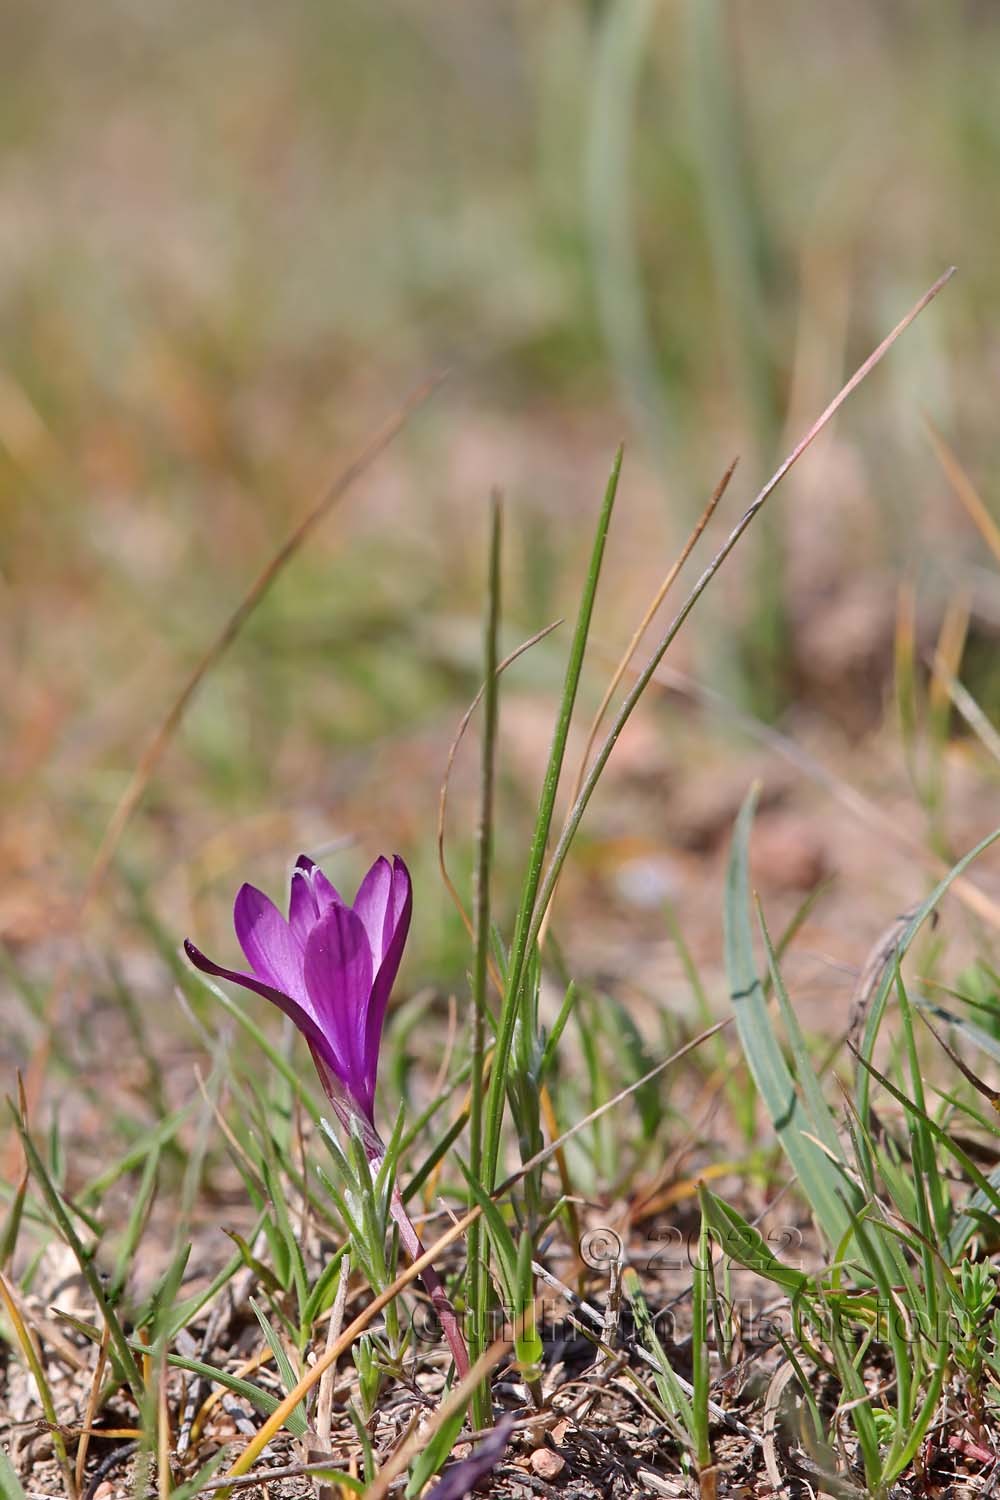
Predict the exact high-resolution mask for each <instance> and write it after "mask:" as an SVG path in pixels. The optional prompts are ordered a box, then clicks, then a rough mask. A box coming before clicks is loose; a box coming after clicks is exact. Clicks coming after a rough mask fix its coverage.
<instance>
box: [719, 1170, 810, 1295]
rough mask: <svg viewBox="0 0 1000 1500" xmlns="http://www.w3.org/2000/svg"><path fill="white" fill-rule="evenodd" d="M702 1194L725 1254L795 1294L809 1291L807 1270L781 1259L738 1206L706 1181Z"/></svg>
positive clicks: (721, 1248) (720, 1246)
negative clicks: (713, 1190)
mask: <svg viewBox="0 0 1000 1500" xmlns="http://www.w3.org/2000/svg"><path fill="white" fill-rule="evenodd" d="M698 1198H699V1200H700V1202H701V1211H702V1213H703V1215H704V1217H705V1219H706V1221H707V1223H708V1226H709V1228H710V1229H711V1231H712V1233H713V1235H714V1236H715V1238H716V1239H717V1240H718V1242H719V1248H720V1250H721V1251H722V1253H723V1254H724V1255H728V1256H729V1258H730V1260H735V1261H736V1263H737V1264H738V1265H741V1266H746V1268H747V1270H748V1271H755V1272H756V1273H757V1275H758V1276H763V1277H765V1278H766V1279H767V1280H768V1281H773V1282H774V1283H775V1285H776V1286H781V1287H784V1288H785V1290H786V1291H788V1292H791V1293H792V1294H793V1296H794V1295H799V1296H800V1295H802V1294H803V1293H804V1292H806V1291H807V1289H808V1287H809V1284H810V1279H809V1277H808V1276H807V1275H806V1274H805V1272H804V1271H796V1270H795V1268H794V1267H793V1266H786V1265H785V1264H784V1263H783V1262H782V1261H780V1260H779V1259H778V1257H777V1256H776V1255H775V1253H774V1251H773V1250H772V1249H771V1247H770V1246H769V1245H768V1244H767V1242H766V1241H765V1239H764V1236H763V1235H762V1234H761V1232H760V1230H759V1229H755V1228H754V1227H753V1225H752V1224H749V1223H748V1222H747V1221H746V1219H744V1218H743V1216H742V1214H739V1213H737V1211H736V1209H735V1208H731V1207H730V1205H729V1204H728V1203H724V1202H723V1201H722V1199H721V1198H717V1197H716V1196H715V1194H714V1193H712V1192H710V1191H709V1189H708V1188H707V1187H705V1185H704V1183H699V1185H698Z"/></svg>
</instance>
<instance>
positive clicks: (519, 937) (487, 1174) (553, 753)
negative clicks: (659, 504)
mask: <svg viewBox="0 0 1000 1500" xmlns="http://www.w3.org/2000/svg"><path fill="white" fill-rule="evenodd" d="M621 466H622V449H621V448H619V450H618V452H617V454H616V455H615V461H614V464H613V466H612V470H611V477H610V479H609V480H608V485H607V489H606V490H605V493H604V504H603V505H602V507H601V513H600V517H599V519H598V523H597V531H596V534H595V537H594V545H593V549H592V552H591V558H590V567H589V569H588V572H587V580H586V583H585V585H584V590H583V596H582V598H581V600H580V610H579V614H578V615H577V621H576V629H575V630H574V632H573V642H572V645H571V647H570V653H569V661H568V662H567V665H566V677H565V681H564V684H563V693H562V699H561V701H560V704H559V713H558V716H557V719H556V728H555V733H554V735H553V737H552V748H551V750H550V752H549V762H548V766H547V767H546V771H545V780H544V781H543V783H542V793H541V797H540V799H539V803H538V815H537V817H536V820H535V830H534V834H533V836H532V840H531V850H530V852H529V855H528V868H527V871H526V873H525V878H524V885H523V888H522V891H521V902H520V906H519V909H518V914H517V921H516V924H515V927H514V941H513V944H512V946H511V952H510V957H509V960H508V968H507V984H506V989H505V992H504V997H503V1005H502V1008H501V1012H500V1024H499V1027H498V1030H497V1041H496V1047H495V1049H494V1053H493V1068H492V1071H491V1073H490V1085H489V1091H488V1094H487V1099H486V1118H485V1141H484V1147H483V1178H482V1180H483V1182H484V1183H485V1185H486V1188H487V1191H489V1192H492V1190H493V1188H494V1187H495V1186H496V1180H497V1170H498V1163H499V1158H500V1132H501V1129H502V1126H503V1112H504V1101H505V1099H506V1094H507V1073H508V1066H509V1062H510V1050H511V1044H512V1042H513V1039H514V1025H515V1022H516V1020H517V1013H518V1006H519V1002H520V996H521V983H522V980H523V979H524V976H525V970H526V966H527V959H528V955H529V953H530V952H531V950H532V948H533V946H534V944H535V942H536V941H537V938H538V925H537V923H536V922H535V917H536V915H537V906H538V889H539V884H540V882H541V875H542V862H543V860H544V858H545V848H546V845H547V843H548V839H549V833H550V830H551V827H552V815H553V812H554V809H555V801H556V791H557V790H558V787H559V777H560V775H561V773H562V766H563V759H564V757H565V754H566V741H567V739H568V737H569V726H570V721H571V719H572V717H573V709H574V706H575V704H576V694H577V689H578V687H579V685H580V674H581V672H582V670H583V658H584V653H585V651H586V647H587V637H588V635H589V633H590V621H591V616H592V615H593V611H594V599H595V597H596V594H597V584H598V580H599V578H600V576H601V564H602V563H603V561H604V548H605V543H606V542H607V537H608V528H609V527H610V525H611V513H612V510H613V509H614V503H615V496H616V495H617V493H618V479H619V476H620V474H621ZM543 910H544V904H543Z"/></svg>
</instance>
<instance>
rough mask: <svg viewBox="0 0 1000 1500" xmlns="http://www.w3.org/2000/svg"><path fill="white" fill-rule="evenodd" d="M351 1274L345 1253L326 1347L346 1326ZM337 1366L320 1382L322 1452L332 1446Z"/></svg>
mask: <svg viewBox="0 0 1000 1500" xmlns="http://www.w3.org/2000/svg"><path fill="white" fill-rule="evenodd" d="M350 1275H351V1258H350V1256H349V1255H345V1256H344V1258H343V1260H342V1261H341V1262H340V1280H339V1281H338V1282H337V1295H336V1297H335V1299H334V1303H333V1314H332V1316H331V1318H330V1326H329V1328H328V1329H327V1331H326V1347H327V1348H328V1349H329V1348H331V1347H332V1346H333V1345H334V1344H335V1343H336V1342H337V1340H338V1339H339V1338H340V1335H341V1333H342V1332H343V1328H344V1308H345V1307H346V1306H347V1283H348V1280H349V1279H350ZM334 1374H335V1367H334V1366H333V1365H331V1366H330V1368H329V1369H328V1370H326V1371H324V1374H323V1379H322V1380H321V1381H320V1383H319V1396H318V1397H317V1400H316V1444H317V1447H318V1448H319V1451H320V1452H321V1453H325V1452H327V1451H328V1450H329V1447H330V1421H331V1417H332V1414H333V1377H334Z"/></svg>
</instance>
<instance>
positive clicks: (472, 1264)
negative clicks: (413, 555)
mask: <svg viewBox="0 0 1000 1500" xmlns="http://www.w3.org/2000/svg"><path fill="white" fill-rule="evenodd" d="M502 515H503V513H502V510H501V506H500V498H499V496H498V495H497V494H495V493H494V495H493V496H492V498H491V507H490V518H491V525H490V547H489V580H488V590H487V598H486V613H485V619H484V623H483V658H484V669H485V675H484V683H485V686H484V689H483V739H482V762H481V772H480V798H479V848H478V858H477V866H476V886H475V896H474V913H473V915H474V922H475V934H476V962H475V969H474V971H473V984H472V999H473V1022H472V1027H473V1030H472V1075H471V1079H470V1090H469V1143H470V1144H469V1161H470V1166H471V1170H472V1175H473V1177H474V1178H476V1179H477V1180H478V1178H479V1175H480V1173H481V1171H482V1162H483V1068H484V1064H485V1058H486V1006H487V986H488V984H489V957H490V867H491V863H492V858H493V788H494V780H495V767H496V740H497V726H498V718H499V714H498V710H499V681H498V678H497V636H498V633H499V628H500V542H501V531H502ZM469 1207H470V1208H471V1207H472V1204H471V1202H470V1204H469ZM483 1249H484V1241H483V1236H482V1230H481V1225H480V1223H479V1221H478V1220H477V1221H476V1222H475V1223H474V1224H472V1225H470V1227H469V1239H468V1257H469V1259H468V1275H467V1281H466V1299H467V1302H468V1307H469V1312H470V1325H469V1343H470V1346H471V1347H470V1355H471V1358H472V1360H473V1361H475V1360H478V1359H479V1357H480V1355H481V1354H482V1353H483V1351H484V1349H485V1348H486V1342H487V1340H486V1332H487V1330H486V1314H487V1300H488V1296H489V1270H488V1267H487V1265H486V1262H485V1260H484V1259H482V1253H483ZM472 1414H473V1423H474V1425H475V1427H477V1428H479V1429H482V1428H484V1427H488V1426H490V1425H491V1423H492V1418H493V1408H492V1402H491V1399H490V1391H489V1385H488V1383H487V1382H486V1381H483V1382H482V1383H481V1384H480V1385H478V1386H477V1387H476V1389H475V1391H474V1393H473V1397H472Z"/></svg>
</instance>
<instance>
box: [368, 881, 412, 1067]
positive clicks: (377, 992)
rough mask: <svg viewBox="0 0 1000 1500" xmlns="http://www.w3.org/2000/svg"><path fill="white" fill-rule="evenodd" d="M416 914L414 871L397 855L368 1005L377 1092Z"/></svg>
mask: <svg viewBox="0 0 1000 1500" xmlns="http://www.w3.org/2000/svg"><path fill="white" fill-rule="evenodd" d="M386 863H388V861H387V862H386ZM412 915H413V887H412V884H411V882H410V872H409V870H408V869H407V868H406V866H405V864H404V863H403V861H402V860H401V859H400V857H399V855H398V854H397V855H396V856H395V858H394V859H393V862H392V888H391V892H390V899H389V901H388V904H387V912H386V930H387V932H388V941H387V944H386V949H385V957H384V958H383V959H382V963H381V964H380V966H379V968H378V972H377V973H376V975H375V979H374V982H373V984H372V998H371V1003H370V1004H369V1006H368V1017H367V1021H366V1025H365V1050H364V1059H365V1071H366V1073H367V1074H368V1076H369V1077H370V1078H371V1081H372V1092H373V1093H374V1089H375V1078H376V1075H377V1073H378V1052H379V1046H380V1044H381V1041H382V1026H383V1024H384V1022H385V1012H386V1007H387V1006H388V1004H389V994H390V991H391V990H392V987H393V985H394V983H395V982H396V974H397V973H398V971H399V964H400V960H401V959H402V957H403V949H404V948H405V946H406V938H407V934H408V933H409V930H410V918H411V916H412Z"/></svg>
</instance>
